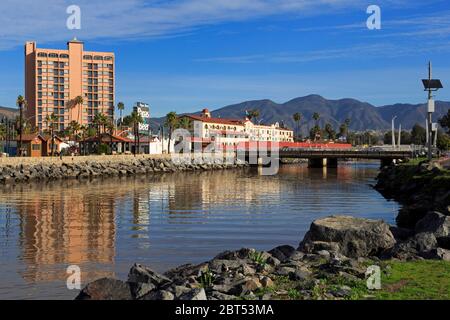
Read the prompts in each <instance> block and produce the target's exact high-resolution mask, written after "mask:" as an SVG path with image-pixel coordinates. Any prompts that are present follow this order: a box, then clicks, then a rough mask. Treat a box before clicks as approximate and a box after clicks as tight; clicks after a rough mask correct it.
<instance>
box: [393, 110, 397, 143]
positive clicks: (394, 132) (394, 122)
mask: <svg viewBox="0 0 450 320" xmlns="http://www.w3.org/2000/svg"><path fill="white" fill-rule="evenodd" d="M395 118H397V116H394V117H393V118H392V149H394V148H395V122H394V121H395Z"/></svg>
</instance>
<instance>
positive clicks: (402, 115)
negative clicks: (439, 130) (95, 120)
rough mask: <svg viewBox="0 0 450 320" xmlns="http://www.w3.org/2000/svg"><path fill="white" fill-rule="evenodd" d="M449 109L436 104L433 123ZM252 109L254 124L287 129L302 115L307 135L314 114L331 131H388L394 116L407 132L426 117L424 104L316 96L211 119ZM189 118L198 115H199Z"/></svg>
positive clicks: (253, 104)
mask: <svg viewBox="0 0 450 320" xmlns="http://www.w3.org/2000/svg"><path fill="white" fill-rule="evenodd" d="M449 108H450V102H445V101H436V110H435V111H436V112H435V113H434V115H433V120H434V121H436V120H437V119H439V118H441V117H442V116H443V115H444V114H446V113H447V110H448V109H449ZM254 109H258V110H259V112H260V116H259V118H258V122H259V121H261V123H264V124H271V123H275V122H280V123H281V122H283V123H284V124H285V125H286V126H288V127H290V128H296V123H295V121H294V120H293V118H292V116H293V114H294V113H296V112H299V113H300V114H301V115H302V120H301V121H300V130H301V131H302V133H306V132H308V131H309V129H310V128H312V127H313V126H314V125H315V121H314V120H313V118H312V117H313V114H314V113H315V112H317V113H319V115H320V120H319V124H320V125H321V126H322V127H323V126H325V124H326V123H331V124H332V125H333V126H334V127H335V129H338V128H339V126H340V125H341V124H342V123H343V122H344V121H345V120H346V119H350V129H351V130H355V131H364V130H386V129H390V128H391V121H392V117H393V116H397V118H396V120H395V123H396V127H398V125H399V124H401V125H402V128H404V129H411V128H412V127H413V126H414V124H416V123H419V124H420V125H421V126H425V117H426V113H427V106H426V104H394V105H386V106H380V107H376V106H374V105H372V104H370V103H367V102H361V101H358V100H355V99H350V98H345V99H339V100H329V99H325V98H324V97H322V96H319V95H308V96H305V97H300V98H295V99H293V100H290V101H288V102H285V103H281V104H279V103H276V102H273V101H272V100H267V99H265V100H254V101H246V102H242V103H238V104H233V105H229V106H226V107H223V108H220V109H217V110H214V111H211V115H212V117H217V118H235V119H243V118H244V117H245V114H246V111H250V110H254ZM192 114H200V112H196V113H192ZM163 122H164V118H156V119H152V127H155V128H157V127H158V126H159V125H160V124H161V123H163Z"/></svg>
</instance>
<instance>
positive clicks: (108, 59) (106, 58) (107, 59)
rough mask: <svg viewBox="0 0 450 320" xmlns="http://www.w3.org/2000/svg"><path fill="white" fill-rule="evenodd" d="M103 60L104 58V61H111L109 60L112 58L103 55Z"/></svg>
mask: <svg viewBox="0 0 450 320" xmlns="http://www.w3.org/2000/svg"><path fill="white" fill-rule="evenodd" d="M103 60H105V61H111V60H112V57H105V58H104V59H103Z"/></svg>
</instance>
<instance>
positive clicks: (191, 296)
mask: <svg viewBox="0 0 450 320" xmlns="http://www.w3.org/2000/svg"><path fill="white" fill-rule="evenodd" d="M179 300H208V299H207V298H206V292H205V289H203V288H195V289H192V290H191V291H189V292H187V293H184V294H182V295H181V296H180V298H179Z"/></svg>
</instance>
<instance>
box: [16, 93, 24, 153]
mask: <svg viewBox="0 0 450 320" xmlns="http://www.w3.org/2000/svg"><path fill="white" fill-rule="evenodd" d="M16 103H17V105H18V106H19V145H18V150H19V156H22V131H23V130H22V125H23V124H22V119H23V107H24V106H25V105H26V103H27V102H26V100H25V98H24V97H23V96H21V95H19V96H18V97H17V101H16Z"/></svg>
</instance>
